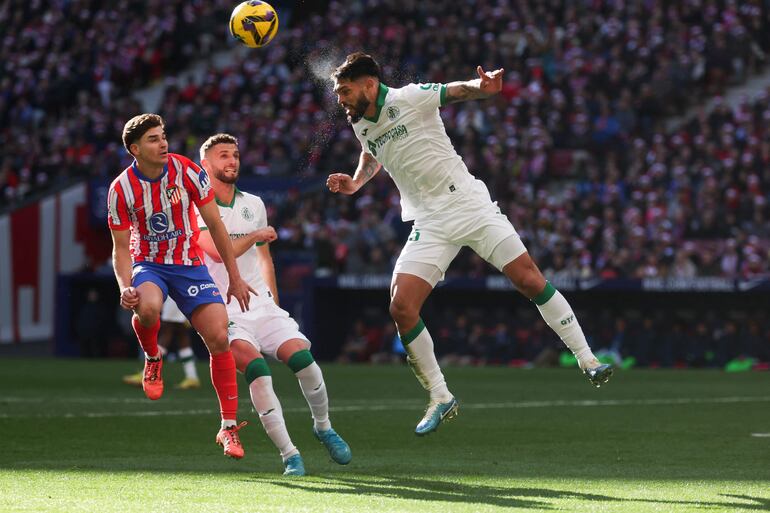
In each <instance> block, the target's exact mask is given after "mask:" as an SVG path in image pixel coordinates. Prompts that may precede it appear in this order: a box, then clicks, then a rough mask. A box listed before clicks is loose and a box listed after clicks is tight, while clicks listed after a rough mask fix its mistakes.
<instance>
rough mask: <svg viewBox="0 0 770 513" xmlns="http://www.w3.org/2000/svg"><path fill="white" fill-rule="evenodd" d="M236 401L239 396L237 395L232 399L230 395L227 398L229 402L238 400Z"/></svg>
mask: <svg viewBox="0 0 770 513" xmlns="http://www.w3.org/2000/svg"><path fill="white" fill-rule="evenodd" d="M236 399H238V396H237V395H234V396H232V397H231V396H229V395H228V396H227V400H228V401H234V400H236Z"/></svg>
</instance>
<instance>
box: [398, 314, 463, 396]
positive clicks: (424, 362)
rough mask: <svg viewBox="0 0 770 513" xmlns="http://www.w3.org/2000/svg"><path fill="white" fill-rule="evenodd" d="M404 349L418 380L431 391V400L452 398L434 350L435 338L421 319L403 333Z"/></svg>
mask: <svg viewBox="0 0 770 513" xmlns="http://www.w3.org/2000/svg"><path fill="white" fill-rule="evenodd" d="M401 339H402V341H403V342H404V349H406V354H407V358H406V360H407V362H409V365H410V366H411V367H412V371H413V372H414V375H415V376H417V381H419V382H420V384H421V385H422V387H423V388H424V389H425V390H427V391H428V392H429V393H430V399H431V401H439V402H442V403H445V402H447V401H449V400H450V399H451V398H452V394H451V393H450V392H449V389H448V388H447V386H446V381H445V380H444V374H442V373H441V367H439V365H438V361H436V354H435V353H434V352H433V339H432V338H431V336H430V333H429V332H428V328H426V327H425V324H424V323H423V322H422V319H420V320H419V321H418V322H417V326H415V327H414V328H413V329H412V330H410V331H409V333H407V334H405V335H402V337H401Z"/></svg>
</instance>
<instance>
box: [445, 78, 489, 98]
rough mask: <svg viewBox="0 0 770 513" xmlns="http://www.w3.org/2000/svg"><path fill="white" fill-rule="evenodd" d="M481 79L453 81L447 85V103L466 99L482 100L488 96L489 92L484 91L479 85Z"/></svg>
mask: <svg viewBox="0 0 770 513" xmlns="http://www.w3.org/2000/svg"><path fill="white" fill-rule="evenodd" d="M480 85H481V81H480V80H479V79H476V80H469V81H467V82H451V83H449V84H447V85H446V103H457V102H463V101H466V100H481V99H483V98H488V97H489V96H491V95H489V94H487V93H485V92H483V91H482V90H481V89H480V88H479V86H480Z"/></svg>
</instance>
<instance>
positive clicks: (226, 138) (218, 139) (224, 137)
mask: <svg viewBox="0 0 770 513" xmlns="http://www.w3.org/2000/svg"><path fill="white" fill-rule="evenodd" d="M217 144H234V145H236V146H238V139H236V138H235V137H233V136H232V135H230V134H224V133H222V134H214V135H212V136H211V137H209V138H208V139H206V140H205V141H203V144H201V150H200V155H201V160H203V157H204V156H205V155H206V152H207V151H209V150H210V149H211V148H212V147H213V146H216V145H217Z"/></svg>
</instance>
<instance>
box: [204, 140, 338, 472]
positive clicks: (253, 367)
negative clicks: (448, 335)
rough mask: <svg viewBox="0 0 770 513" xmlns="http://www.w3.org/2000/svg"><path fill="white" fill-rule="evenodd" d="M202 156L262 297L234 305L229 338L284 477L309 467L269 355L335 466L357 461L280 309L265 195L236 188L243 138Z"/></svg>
mask: <svg viewBox="0 0 770 513" xmlns="http://www.w3.org/2000/svg"><path fill="white" fill-rule="evenodd" d="M200 157H201V163H202V165H203V167H204V169H205V170H206V171H207V172H208V174H209V177H210V178H211V183H212V186H213V188H214V194H215V195H216V201H217V205H219V215H220V217H221V218H222V222H223V223H224V225H225V228H226V229H227V232H228V233H229V234H230V238H231V239H232V241H233V250H234V252H235V256H236V259H237V260H236V261H237V264H238V269H239V270H240V273H241V275H242V276H243V277H244V279H245V280H246V281H247V283H248V284H249V285H250V286H251V287H252V288H253V289H254V290H256V291H257V293H258V294H259V295H258V296H257V297H256V298H255V299H254V300H253V303H252V308H251V309H250V310H249V311H248V312H242V311H240V310H239V309H238V308H236V307H235V305H231V306H229V307H228V315H229V317H230V326H229V327H228V332H227V336H228V339H229V340H230V347H231V348H232V351H233V356H234V357H235V364H236V366H237V367H238V370H239V371H241V372H242V373H243V374H244V375H245V377H246V382H247V383H248V384H249V391H250V392H251V401H252V403H253V404H254V409H255V410H256V412H257V415H259V420H260V421H261V422H262V426H263V427H264V428H265V432H267V435H268V437H270V440H272V442H273V444H275V446H276V448H277V449H278V451H279V452H280V454H281V458H282V460H283V464H284V474H286V475H295V476H296V475H304V473H305V465H304V462H303V460H302V457H301V456H300V454H299V451H298V450H297V448H296V447H295V446H294V444H293V443H292V441H291V438H290V437H289V433H288V431H287V430H286V422H285V421H284V418H283V411H282V409H281V403H280V402H279V401H278V397H277V396H276V395H275V392H274V390H273V380H272V377H271V373H270V367H268V365H267V362H266V361H265V358H264V356H263V355H265V354H266V355H269V356H271V357H272V358H275V359H276V360H280V361H281V362H283V363H285V364H286V365H288V367H289V368H290V369H291V370H292V372H293V373H294V375H295V376H296V377H297V380H298V381H299V388H300V390H302V395H304V396H305V400H306V401H307V404H308V406H309V407H310V412H311V413H312V416H313V434H314V435H315V437H316V438H317V439H318V440H319V441H320V442H321V443H322V444H323V445H324V446H325V447H326V449H327V450H328V451H329V455H330V456H331V458H332V459H333V460H334V461H335V462H337V463H339V464H340V465H346V464H348V463H349V462H350V460H351V457H352V455H351V452H350V447H349V446H348V444H347V443H345V441H344V440H343V439H342V438H341V437H340V436H339V435H338V434H337V433H336V431H334V429H332V424H331V421H330V420H329V397H328V395H327V393H326V384H325V383H324V377H323V373H322V372H321V368H320V367H319V366H318V364H317V363H316V362H315V361H314V359H313V355H312V354H310V350H309V349H310V341H309V340H308V339H307V337H305V335H303V334H302V332H300V331H299V326H297V323H296V322H295V321H294V319H292V318H291V316H289V314H288V312H286V311H285V310H283V309H282V308H281V307H280V306H278V289H277V287H276V280H275V268H274V266H273V259H272V257H271V256H270V249H269V246H268V243H270V242H272V241H274V240H275V239H276V233H275V230H274V229H273V228H272V227H270V226H268V224H267V212H266V211H265V204H264V203H263V202H262V200H261V199H260V198H259V197H258V196H254V195H252V194H249V193H247V192H243V191H240V190H238V188H237V187H236V186H235V183H236V182H237V180H238V173H239V171H240V152H239V150H238V141H237V139H236V138H235V137H233V136H232V135H229V134H216V135H212V136H211V137H209V138H208V139H207V140H206V141H205V142H204V143H203V145H202V146H201V149H200ZM199 223H201V230H202V231H201V235H200V237H199V239H198V242H199V244H200V246H201V248H202V249H203V250H204V251H205V252H206V265H207V266H208V268H209V272H210V273H211V276H212V277H213V279H214V282H215V283H216V284H217V286H218V287H219V289H220V290H227V288H228V287H229V279H228V273H227V269H226V268H225V266H224V265H223V264H222V257H221V256H220V253H219V251H218V246H217V245H216V244H214V239H213V237H212V236H211V235H210V234H209V232H208V231H206V228H205V224H206V223H207V220H205V219H203V218H202V217H200V218H199Z"/></svg>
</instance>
